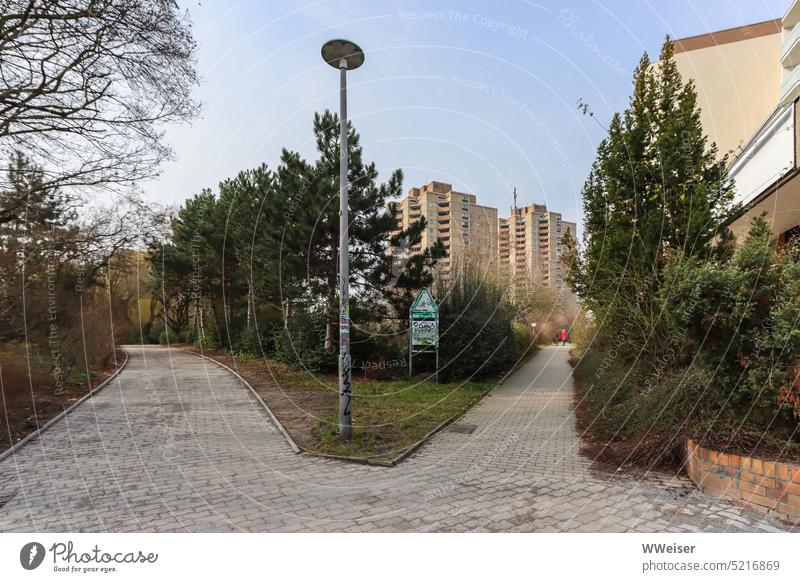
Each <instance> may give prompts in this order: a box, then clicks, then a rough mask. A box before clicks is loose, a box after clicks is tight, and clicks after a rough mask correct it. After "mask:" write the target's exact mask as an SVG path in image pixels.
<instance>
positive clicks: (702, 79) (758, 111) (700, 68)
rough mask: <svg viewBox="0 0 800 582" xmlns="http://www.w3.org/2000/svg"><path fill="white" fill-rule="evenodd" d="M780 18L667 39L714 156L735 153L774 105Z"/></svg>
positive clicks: (777, 85) (779, 77)
mask: <svg viewBox="0 0 800 582" xmlns="http://www.w3.org/2000/svg"><path fill="white" fill-rule="evenodd" d="M781 30H782V27H781V21H780V20H769V21H766V22H759V23H756V24H748V25H746V26H740V27H737V28H731V29H727V30H721V31H718V32H711V33H708V34H701V35H698V36H692V37H689V38H682V39H679V40H676V41H674V42H673V52H674V55H675V62H676V64H677V66H678V71H679V72H680V73H681V76H682V77H683V79H684V81H686V80H689V79H692V80H693V81H694V85H695V88H696V90H697V104H698V106H699V107H700V118H701V121H702V123H703V129H704V130H705V132H706V134H707V135H708V137H709V140H710V141H713V142H715V143H716V144H717V147H718V148H719V154H720V156H722V155H725V154H726V153H729V152H733V154H734V155H736V154H737V153H738V152H739V151H740V149H741V148H742V146H744V144H745V143H746V142H747V141H748V140H749V139H750V137H751V136H752V135H753V134H754V133H755V132H756V131H757V130H758V128H759V127H761V124H762V123H764V120H765V119H766V118H767V116H768V115H769V114H770V113H771V112H772V110H773V109H774V108H775V104H776V103H777V102H778V99H779V91H780V85H781V80H782V70H781V62H780V52H781V40H782V33H781Z"/></svg>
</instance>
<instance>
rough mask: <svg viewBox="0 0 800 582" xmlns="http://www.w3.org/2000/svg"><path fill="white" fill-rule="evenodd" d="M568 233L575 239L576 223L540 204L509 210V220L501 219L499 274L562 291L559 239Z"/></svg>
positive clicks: (562, 274) (562, 277)
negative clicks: (564, 218)
mask: <svg viewBox="0 0 800 582" xmlns="http://www.w3.org/2000/svg"><path fill="white" fill-rule="evenodd" d="M567 232H569V233H570V234H571V236H572V237H573V238H574V237H575V233H576V225H575V223H574V222H567V221H566V220H563V219H562V217H561V213H560V212H552V211H549V210H548V209H547V207H546V206H545V205H543V204H530V205H528V206H524V207H522V208H512V209H511V216H510V217H508V218H501V219H500V268H501V272H503V273H504V274H506V275H507V276H509V277H512V278H513V279H514V280H515V281H516V282H524V281H535V282H538V283H540V284H542V285H544V286H546V287H552V288H554V289H563V288H564V276H565V273H564V268H563V266H562V262H561V256H562V252H563V249H562V245H561V240H562V237H563V236H564V235H565V234H566V233H567Z"/></svg>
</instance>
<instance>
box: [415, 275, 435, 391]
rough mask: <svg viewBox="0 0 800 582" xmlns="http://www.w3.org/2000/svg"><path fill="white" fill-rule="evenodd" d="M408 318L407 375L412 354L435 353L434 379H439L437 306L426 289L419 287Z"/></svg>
mask: <svg viewBox="0 0 800 582" xmlns="http://www.w3.org/2000/svg"><path fill="white" fill-rule="evenodd" d="M408 319H409V322H410V327H409V333H408V375H409V377H411V375H412V374H413V369H414V354H419V353H423V352H431V351H432V352H434V353H435V354H436V381H437V382H438V381H439V308H438V307H437V306H436V302H435V301H434V300H433V295H431V292H430V291H429V290H428V289H421V290H420V292H419V293H418V294H417V298H416V299H414V303H412V304H411V309H409V313H408Z"/></svg>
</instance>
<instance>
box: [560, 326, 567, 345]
mask: <svg viewBox="0 0 800 582" xmlns="http://www.w3.org/2000/svg"><path fill="white" fill-rule="evenodd" d="M568 336H569V334H568V333H567V328H566V327H565V328H563V329H562V330H561V334H560V335H559V338H561V345H562V346H565V345H567V337H568Z"/></svg>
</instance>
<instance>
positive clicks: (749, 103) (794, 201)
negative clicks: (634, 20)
mask: <svg viewBox="0 0 800 582" xmlns="http://www.w3.org/2000/svg"><path fill="white" fill-rule="evenodd" d="M675 56H676V60H677V61H678V64H679V70H680V71H681V75H682V76H683V77H684V80H688V79H693V80H694V83H695V86H696V87H697V89H698V101H699V105H700V107H701V108H702V114H701V115H702V121H703V129H704V130H705V132H706V133H707V134H708V136H709V138H710V139H711V140H713V141H715V142H716V143H717V144H718V146H719V148H720V154H724V153H726V152H727V151H731V152H732V156H731V157H732V163H731V165H730V167H729V176H730V178H731V180H732V182H733V185H734V188H735V202H737V203H738V204H740V205H741V212H740V213H739V214H738V215H737V217H736V218H735V219H734V220H733V221H732V222H731V224H730V227H731V230H732V231H733V233H734V235H735V236H736V238H737V240H742V239H743V238H744V237H745V236H746V235H747V232H748V230H749V228H750V224H751V221H752V219H753V218H754V217H755V216H759V215H761V214H762V213H766V217H767V220H768V221H769V222H770V224H771V226H772V230H773V233H774V234H775V235H776V236H777V237H778V238H779V239H783V240H786V239H787V238H789V237H792V236H795V235H796V233H797V231H798V230H799V228H798V225H800V177H798V174H800V172H798V160H800V155H798V143H800V140H798V137H800V130H799V129H800V128H798V123H797V107H798V98H800V1H793V2H791V3H790V5H789V7H788V10H787V11H786V14H785V15H784V17H783V18H782V19H779V20H772V21H768V22H761V23H756V24H751V25H747V26H742V27H739V28H736V29H731V30H725V31H720V32H715V33H711V34H706V35H701V36H697V37H691V38H688V39H681V40H678V41H675Z"/></svg>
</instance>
